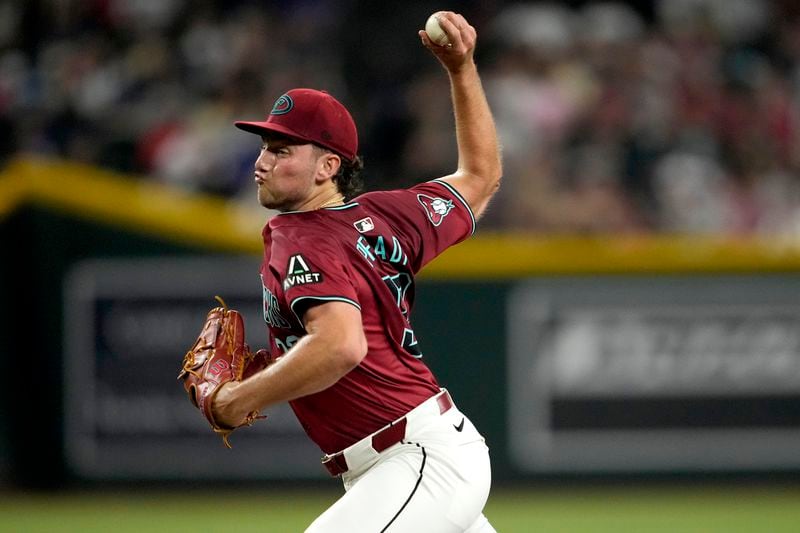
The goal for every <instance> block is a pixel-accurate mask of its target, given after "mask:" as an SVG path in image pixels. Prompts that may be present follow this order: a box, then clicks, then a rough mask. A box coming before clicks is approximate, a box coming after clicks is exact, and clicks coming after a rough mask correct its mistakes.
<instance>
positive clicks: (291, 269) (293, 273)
mask: <svg viewBox="0 0 800 533" xmlns="http://www.w3.org/2000/svg"><path fill="white" fill-rule="evenodd" d="M285 229H287V230H289V231H284V232H282V234H281V235H280V236H275V237H274V242H275V244H276V246H275V249H277V250H281V253H280V257H277V258H274V259H273V261H272V265H271V266H272V268H274V269H275V270H276V271H277V273H278V277H279V279H280V283H281V288H282V289H283V294H284V297H285V300H286V302H287V304H288V305H289V307H290V309H291V310H292V312H293V313H294V315H295V317H297V320H298V321H299V323H300V324H301V325H302V324H303V320H302V318H303V312H304V311H305V310H306V309H308V308H309V307H311V306H313V305H317V304H319V303H321V302H331V301H340V302H346V303H349V304H351V305H353V306H355V307H356V308H358V309H359V310H360V309H361V304H360V303H359V300H358V292H357V289H356V287H355V285H354V284H353V281H352V280H353V279H354V276H353V275H352V273H350V272H349V266H348V265H349V263H348V262H347V260H346V258H345V256H344V253H343V251H342V249H341V247H336V246H333V245H331V243H330V242H329V239H328V240H326V238H325V236H324V235H322V234H317V235H309V234H308V230H307V229H305V230H304V233H303V234H299V235H298V234H296V233H295V232H293V231H291V230H290V229H289V228H285Z"/></svg>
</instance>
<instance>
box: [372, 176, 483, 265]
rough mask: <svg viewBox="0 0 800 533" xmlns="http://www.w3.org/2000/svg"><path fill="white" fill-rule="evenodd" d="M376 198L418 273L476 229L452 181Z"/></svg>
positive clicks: (428, 183)
mask: <svg viewBox="0 0 800 533" xmlns="http://www.w3.org/2000/svg"><path fill="white" fill-rule="evenodd" d="M382 194H383V195H384V196H383V197H382V198H376V207H379V208H381V210H382V211H383V212H384V214H385V216H386V218H387V219H388V220H390V221H391V223H392V225H393V226H394V229H395V230H396V231H398V233H400V234H402V235H403V236H404V237H405V239H406V240H407V241H406V244H407V248H406V249H407V251H408V254H409V257H410V259H411V264H412V267H413V270H414V271H415V272H417V271H419V270H420V269H421V268H422V267H423V266H425V265H426V264H427V263H428V262H430V261H431V260H433V259H434V258H435V257H436V256H438V255H439V254H441V253H442V252H443V251H445V250H446V249H447V248H449V247H450V246H453V245H454V244H457V243H459V242H461V241H463V240H464V239H466V238H467V237H469V236H470V235H472V234H473V233H474V232H475V216H474V215H473V213H472V210H471V209H470V207H469V204H468V203H467V202H466V200H464V198H463V197H462V196H461V195H460V194H459V193H458V191H457V190H456V189H455V188H454V187H452V186H451V185H450V184H448V183H446V182H444V181H441V180H433V181H428V182H425V183H420V184H418V185H415V186H414V187H410V188H408V189H401V190H396V191H387V192H384V193H382Z"/></svg>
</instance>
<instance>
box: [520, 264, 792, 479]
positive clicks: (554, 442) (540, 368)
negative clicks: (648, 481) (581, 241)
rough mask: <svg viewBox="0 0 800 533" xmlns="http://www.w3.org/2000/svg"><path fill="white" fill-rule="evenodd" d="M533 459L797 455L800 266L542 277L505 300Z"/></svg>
mask: <svg viewBox="0 0 800 533" xmlns="http://www.w3.org/2000/svg"><path fill="white" fill-rule="evenodd" d="M507 317H508V332H509V353H508V357H509V360H508V361H509V376H508V377H509V400H510V401H509V404H508V405H509V421H510V427H509V437H510V446H511V455H512V460H513V462H514V464H515V465H516V466H517V467H519V468H520V469H521V470H523V471H528V472H605V471H609V472H623V471H624V472H634V471H663V470H669V471H695V470H762V469H780V468H797V467H799V466H800V454H798V453H797V450H800V278H799V277H796V276H794V277H792V276H763V275H762V276H752V277H748V276H717V277H713V276H709V277H692V278H688V277H642V276H630V277H622V276H615V277H597V278H580V279H536V280H532V281H530V282H529V283H523V284H520V285H518V286H517V287H516V288H514V289H512V293H511V295H510V298H509V301H508V313H507Z"/></svg>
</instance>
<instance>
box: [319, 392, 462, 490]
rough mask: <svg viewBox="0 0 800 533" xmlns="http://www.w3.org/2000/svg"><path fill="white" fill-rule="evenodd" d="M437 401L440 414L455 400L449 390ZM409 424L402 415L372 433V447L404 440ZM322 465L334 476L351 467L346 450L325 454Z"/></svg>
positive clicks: (380, 448)
mask: <svg viewBox="0 0 800 533" xmlns="http://www.w3.org/2000/svg"><path fill="white" fill-rule="evenodd" d="M436 403H438V404H439V414H440V415H441V414H444V413H446V412H447V411H449V410H450V409H451V408H452V407H453V400H451V399H450V394H448V393H447V392H443V393H441V394H439V396H437V397H436ZM407 424H408V420H407V419H406V417H402V418H400V419H399V420H397V421H396V422H392V423H391V424H390V425H388V426H386V427H385V428H383V429H382V430H380V431H378V432H377V433H375V434H374V435H372V449H373V450H375V451H376V452H378V453H381V452H382V451H383V450H385V449H387V448H389V447H391V446H394V445H395V444H397V443H398V442H400V441H402V440H403V439H404V438H405V436H406V425H407ZM322 465H323V466H324V467H325V468H327V469H328V472H330V473H331V475H332V476H333V477H338V476H341V475H342V474H344V473H345V472H347V471H348V470H349V469H350V467H348V466H347V461H346V460H345V458H344V451H341V452H337V453H335V454H333V455H327V456H325V457H324V458H323V459H322Z"/></svg>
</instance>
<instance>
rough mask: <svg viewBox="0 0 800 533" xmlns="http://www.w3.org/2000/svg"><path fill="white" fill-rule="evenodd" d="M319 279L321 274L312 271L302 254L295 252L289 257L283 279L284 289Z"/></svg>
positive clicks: (317, 281) (320, 279)
mask: <svg viewBox="0 0 800 533" xmlns="http://www.w3.org/2000/svg"><path fill="white" fill-rule="evenodd" d="M321 281H322V274H321V273H320V272H313V271H312V270H311V269H310V268H309V266H308V261H306V260H305V258H304V257H303V256H302V255H300V254H295V255H293V256H292V257H290V258H289V265H288V266H287V267H286V278H285V279H284V280H283V290H284V291H287V290H289V289H290V288H291V287H296V286H298V285H309V284H311V283H319V282H321Z"/></svg>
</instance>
